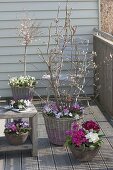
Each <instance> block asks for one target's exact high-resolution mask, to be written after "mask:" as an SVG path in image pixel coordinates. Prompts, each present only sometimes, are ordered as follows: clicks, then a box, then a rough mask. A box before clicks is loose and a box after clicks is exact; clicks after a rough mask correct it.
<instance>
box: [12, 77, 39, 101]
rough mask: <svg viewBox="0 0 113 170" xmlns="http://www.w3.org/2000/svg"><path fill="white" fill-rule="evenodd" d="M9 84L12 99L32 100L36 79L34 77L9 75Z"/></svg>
mask: <svg viewBox="0 0 113 170" xmlns="http://www.w3.org/2000/svg"><path fill="white" fill-rule="evenodd" d="M9 85H10V86H11V89H12V94H13V98H14V100H19V99H26V100H32V98H33V95H34V87H35V85H36V79H35V77H32V76H29V75H28V76H19V77H11V78H10V79H9Z"/></svg>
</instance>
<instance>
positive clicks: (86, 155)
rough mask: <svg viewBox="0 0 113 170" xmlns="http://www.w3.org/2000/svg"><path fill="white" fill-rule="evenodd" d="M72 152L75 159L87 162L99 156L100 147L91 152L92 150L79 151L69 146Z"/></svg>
mask: <svg viewBox="0 0 113 170" xmlns="http://www.w3.org/2000/svg"><path fill="white" fill-rule="evenodd" d="M69 149H70V151H71V152H72V154H73V156H74V158H75V159H77V160H79V161H81V162H86V161H92V159H93V158H94V157H95V156H96V155H97V153H98V151H99V149H100V147H99V146H98V147H96V148H95V149H94V150H91V149H90V148H85V150H83V149H78V148H76V147H75V146H73V145H71V146H69Z"/></svg>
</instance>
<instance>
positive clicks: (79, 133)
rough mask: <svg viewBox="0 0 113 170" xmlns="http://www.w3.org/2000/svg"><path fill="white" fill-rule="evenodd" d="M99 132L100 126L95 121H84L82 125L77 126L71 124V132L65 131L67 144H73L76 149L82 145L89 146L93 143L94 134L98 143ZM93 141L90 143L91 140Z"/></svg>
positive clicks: (74, 123)
mask: <svg viewBox="0 0 113 170" xmlns="http://www.w3.org/2000/svg"><path fill="white" fill-rule="evenodd" d="M99 131H100V126H99V125H98V124H97V123H96V122H95V121H92V120H90V121H86V122H84V123H82V124H81V125H80V124H77V123H76V122H73V123H72V125H71V130H69V131H66V135H67V137H68V142H69V143H71V144H74V145H75V146H76V147H80V146H82V145H83V144H84V145H86V146H89V145H90V144H92V143H93V140H94V137H95V134H96V138H97V141H96V142H98V141H99V140H100V139H99V138H98V132H99ZM92 138H93V140H92V141H91V139H92Z"/></svg>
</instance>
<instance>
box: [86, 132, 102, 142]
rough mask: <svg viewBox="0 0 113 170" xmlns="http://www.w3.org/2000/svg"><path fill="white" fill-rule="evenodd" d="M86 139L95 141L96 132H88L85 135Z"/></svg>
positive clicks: (96, 138) (96, 139)
mask: <svg viewBox="0 0 113 170" xmlns="http://www.w3.org/2000/svg"><path fill="white" fill-rule="evenodd" d="M85 137H86V139H89V142H93V143H96V142H97V141H98V140H99V137H98V133H93V132H89V133H88V134H87V135H85Z"/></svg>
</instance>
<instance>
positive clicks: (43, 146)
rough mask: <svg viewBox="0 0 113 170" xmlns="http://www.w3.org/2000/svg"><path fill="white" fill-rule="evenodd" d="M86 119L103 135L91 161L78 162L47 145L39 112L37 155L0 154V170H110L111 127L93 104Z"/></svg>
mask: <svg viewBox="0 0 113 170" xmlns="http://www.w3.org/2000/svg"><path fill="white" fill-rule="evenodd" d="M86 110H87V109H86ZM89 112H90V113H89ZM85 119H95V120H96V121H98V123H99V124H100V126H101V129H102V131H103V132H104V133H105V137H104V138H103V140H104V143H103V144H102V147H101V149H100V151H99V153H98V154H97V156H96V157H95V158H94V159H93V160H92V161H91V162H85V163H80V162H79V161H77V160H75V159H74V158H73V156H72V154H71V153H70V151H69V150H68V149H67V148H65V147H59V146H55V145H52V144H50V143H49V140H48V138H47V134H46V129H45V126H44V120H43V117H42V115H41V112H38V156H37V157H32V156H31V151H17V152H6V153H0V170H113V127H112V126H111V125H110V123H109V122H108V121H107V119H106V118H105V117H104V116H103V114H102V113H101V111H100V110H99V108H98V107H97V106H96V105H95V106H91V108H90V111H89V110H88V111H86V114H85Z"/></svg>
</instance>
